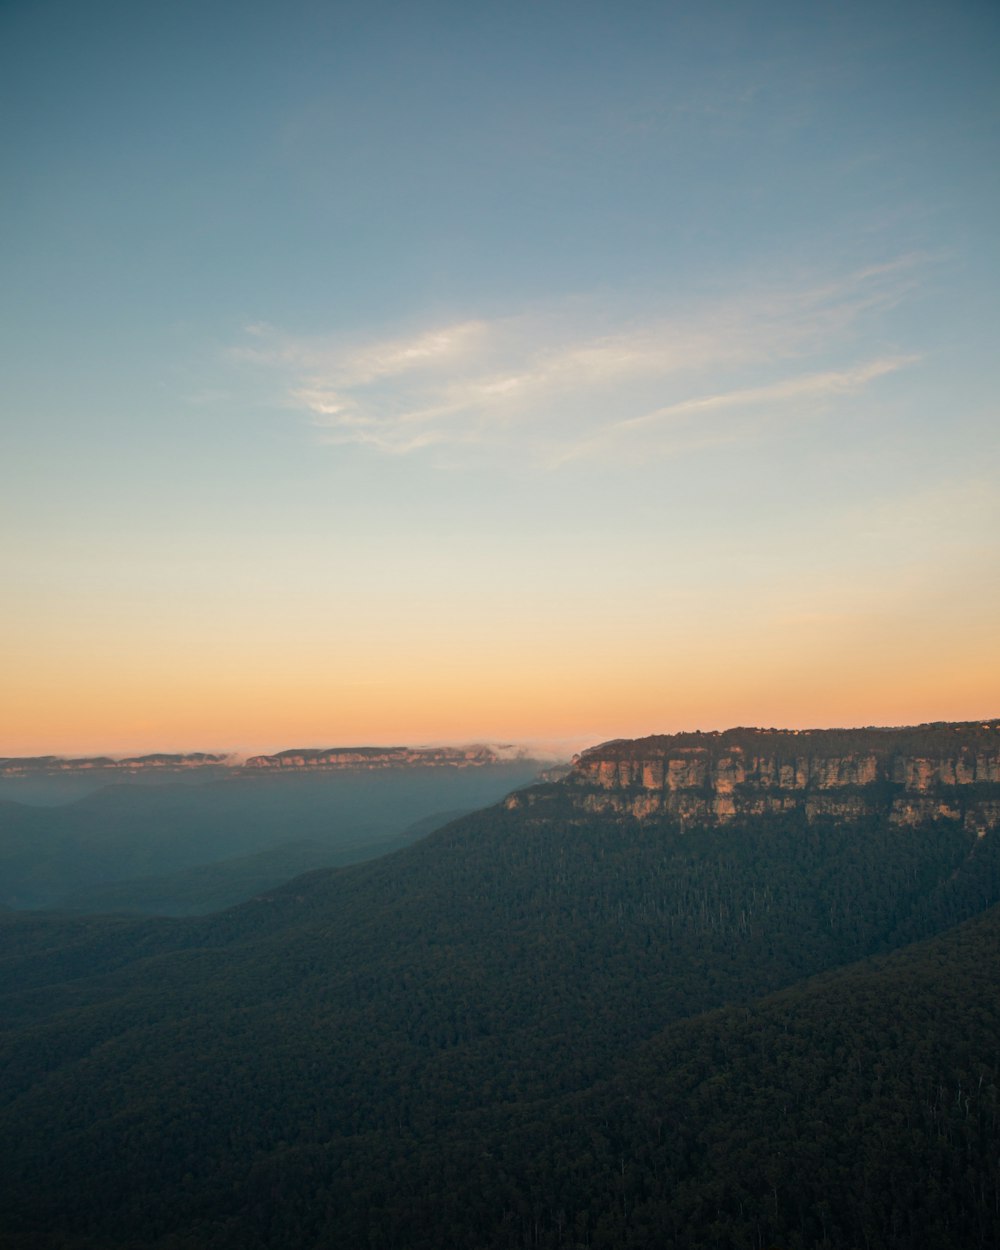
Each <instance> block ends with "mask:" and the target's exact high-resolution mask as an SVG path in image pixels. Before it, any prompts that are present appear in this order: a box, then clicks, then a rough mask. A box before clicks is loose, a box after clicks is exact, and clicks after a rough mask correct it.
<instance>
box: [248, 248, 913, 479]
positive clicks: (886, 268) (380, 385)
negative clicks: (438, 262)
mask: <svg viewBox="0 0 1000 1250" xmlns="http://www.w3.org/2000/svg"><path fill="white" fill-rule="evenodd" d="M920 261H921V258H920V257H901V258H896V259H894V260H892V261H889V262H887V263H885V264H881V265H875V266H870V267H869V268H867V269H864V270H860V271H857V272H854V273H851V274H847V275H843V276H837V277H833V278H827V279H824V280H820V281H812V282H801V283H798V284H796V283H788V284H785V285H784V286H777V285H772V286H770V287H766V288H761V289H758V290H756V291H753V292H746V293H743V294H740V295H737V296H733V297H730V298H728V299H722V300H718V301H716V302H715V303H713V304H705V305H703V306H702V307H700V308H696V309H693V310H689V311H686V312H684V313H680V312H675V313H674V314H672V315H666V316H664V315H660V316H647V317H645V318H641V319H636V318H633V319H630V320H628V321H622V322H620V323H619V324H617V325H609V324H608V318H607V316H606V315H605V316H603V317H602V316H601V315H600V314H599V313H597V312H594V311H593V310H589V311H581V308H580V306H576V307H575V308H574V309H573V310H572V312H567V311H565V310H559V309H556V310H548V311H546V312H535V313H527V314H523V315H520V316H515V317H508V318H500V319H496V320H493V321H487V320H463V321H457V322H454V323H452V324H446V325H438V326H431V327H420V328H418V329H417V330H416V331H415V332H414V333H412V334H410V335H397V336H393V337H389V338H373V339H369V340H361V341H357V340H355V341H348V340H345V339H336V338H330V339H325V338H320V337H317V338H304V337H294V336H288V335H283V334H282V333H281V332H280V331H278V330H275V329H273V328H272V327H269V326H267V325H260V324H258V325H255V326H252V327H248V329H247V340H246V341H245V342H244V343H243V344H242V345H241V346H240V347H238V348H236V349H235V350H234V352H233V355H234V357H235V358H236V360H237V361H238V362H240V364H242V365H244V366H255V367H257V368H263V369H266V370H269V371H272V372H275V373H277V375H278V376H279V379H280V382H281V385H282V387H283V390H284V395H285V401H286V403H287V404H288V405H289V406H291V407H294V408H296V409H298V410H300V411H303V412H305V413H308V414H309V416H310V418H311V420H312V421H313V423H314V425H315V427H316V428H317V430H318V431H319V432H320V437H321V439H322V440H323V441H324V442H327V443H331V444H358V445H362V446H366V447H369V448H371V449H373V450H375V451H377V452H380V453H383V454H387V455H395V456H406V455H412V454H414V453H418V452H421V451H427V450H428V449H433V448H436V449H438V450H439V451H447V452H448V454H449V456H450V457H451V458H452V460H454V459H456V458H457V459H459V460H461V459H463V458H464V459H469V458H474V457H475V456H476V455H477V454H478V455H481V456H496V455H501V454H514V455H516V456H517V457H518V458H520V459H522V460H524V459H526V458H527V459H529V460H532V461H533V462H535V463H536V464H542V465H549V466H556V465H559V464H563V463H565V462H567V461H569V460H574V459H581V458H586V457H588V456H595V455H601V456H609V457H612V458H613V457H616V456H623V457H628V456H630V455H632V454H634V450H635V445H636V443H637V442H645V443H646V445H647V449H651V450H653V451H655V452H657V453H659V454H670V453H671V452H676V451H677V450H678V449H683V448H684V447H687V448H690V447H691V446H693V445H694V444H695V442H697V443H699V444H703V443H705V442H708V443H711V442H713V441H727V440H729V439H731V438H732V437H733V430H732V420H733V418H734V416H735V415H737V414H741V413H742V414H748V415H750V414H753V413H754V412H759V411H760V410H761V409H762V408H765V407H767V408H774V409H782V410H784V411H786V412H787V411H789V410H792V409H794V408H795V407H796V405H799V406H807V407H810V410H811V407H814V406H815V404H816V402H817V401H826V402H836V401H837V400H838V399H839V398H842V397H844V396H847V395H852V394H856V393H857V392H859V391H860V390H862V389H863V388H865V387H867V386H869V385H870V384H872V383H874V382H875V381H877V380H878V379H879V378H881V377H884V376H885V375H887V374H890V373H894V372H896V371H898V370H900V369H902V368H904V367H906V366H908V365H910V364H912V363H913V362H914V361H915V360H916V359H917V358H916V356H914V355H913V354H904V353H893V354H880V355H876V356H874V357H873V356H871V354H870V352H865V351H864V350H863V344H862V335H863V333H864V332H865V328H866V327H869V326H870V325H871V323H872V321H873V320H874V321H876V322H878V321H879V320H880V319H883V318H884V317H885V316H886V315H887V314H888V313H889V312H890V311H891V310H892V309H893V308H894V307H895V306H896V305H897V304H898V303H899V302H900V301H901V300H903V299H905V298H906V296H907V295H908V294H909V292H910V290H911V289H912V287H913V285H914V283H915V274H916V271H917V269H918V268H919V264H920ZM810 366H811V367H810ZM695 423H697V427H698V432H697V438H696V439H695V440H692V439H691V438H690V437H688V438H686V439H684V440H681V442H680V443H679V442H678V441H677V439H676V438H675V439H674V440H673V442H671V441H670V440H669V439H665V438H664V435H665V433H667V432H668V431H670V430H671V429H673V430H674V431H675V432H676V430H677V429H678V428H680V427H681V426H682V425H685V424H686V425H688V426H691V425H693V424H695ZM740 436H741V437H746V436H748V430H747V429H744V430H743V431H742V432H741V435H740Z"/></svg>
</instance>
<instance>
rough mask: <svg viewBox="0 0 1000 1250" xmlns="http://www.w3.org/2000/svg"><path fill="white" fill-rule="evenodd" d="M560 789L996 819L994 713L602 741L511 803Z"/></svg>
mask: <svg viewBox="0 0 1000 1250" xmlns="http://www.w3.org/2000/svg"><path fill="white" fill-rule="evenodd" d="M556 798H558V799H559V800H561V801H563V802H565V801H566V800H567V799H568V800H569V801H570V802H571V803H572V805H573V806H574V807H576V808H577V809H578V810H580V811H581V812H587V813H612V814H615V813H617V814H628V815H631V816H634V817H637V818H638V819H648V818H650V817H654V816H662V815H667V816H672V817H675V818H676V819H678V820H679V821H680V823H681V824H682V825H687V824H725V823H726V822H728V821H732V820H735V819H738V818H743V817H749V816H760V815H764V814H766V813H769V812H787V811H792V810H796V809H801V810H802V811H804V813H805V815H806V817H807V819H809V820H815V819H819V818H821V817H833V818H837V819H850V820H858V819H863V818H864V817H866V816H871V815H875V814H879V813H882V814H887V815H888V817H889V819H890V820H892V821H893V822H895V823H899V824H902V825H913V824H919V823H923V822H925V821H929V820H939V819H943V820H956V821H961V822H963V824H964V825H965V826H966V827H967V828H968V829H970V830H975V831H976V832H977V833H983V832H985V831H986V830H988V829H992V828H996V827H997V826H998V825H1000V720H991V721H975V722H969V723H962V724H952V723H939V724H933V725H918V726H914V727H912V728H903V729H858V730H842V729H835V730H823V729H814V730H775V729H731V730H726V731H725V732H723V733H691V734H674V735H669V736H657V737H651V738H641V739H634V740H621V741H615V742H607V743H604V744H603V745H601V746H597V747H593V748H591V749H590V750H588V751H584V752H583V754H582V755H580V756H579V757H577V759H576V760H575V761H574V763H573V768H572V770H571V771H570V773H569V775H568V776H567V777H566V778H565V779H564V780H563V781H561V782H559V783H558V785H557V787H555V788H554V787H551V786H550V787H547V788H546V787H540V788H538V789H537V790H530V789H529V790H524V791H520V792H518V793H517V794H514V795H512V796H511V797H510V798H509V799H508V800H507V804H508V806H510V807H513V808H517V807H528V806H532V805H534V804H537V803H543V804H544V803H546V802H548V801H550V800H552V799H556Z"/></svg>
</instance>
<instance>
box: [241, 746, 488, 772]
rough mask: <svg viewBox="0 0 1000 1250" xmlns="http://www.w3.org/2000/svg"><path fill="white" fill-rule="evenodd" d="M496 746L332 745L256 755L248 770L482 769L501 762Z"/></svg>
mask: <svg viewBox="0 0 1000 1250" xmlns="http://www.w3.org/2000/svg"><path fill="white" fill-rule="evenodd" d="M500 762H501V756H500V755H499V754H498V753H497V752H496V751H494V750H493V749H492V747H484V746H472V747H332V748H329V749H325V750H315V749H312V748H310V749H307V750H306V749H303V750H299V749H293V750H289V751H279V752H278V753H277V754H276V755H254V756H252V757H251V758H250V759H248V760H247V762H246V764H245V766H244V767H246V768H248V769H295V768H299V769H317V770H338V769H380V768H482V767H484V766H485V765H488V764H498V763H500Z"/></svg>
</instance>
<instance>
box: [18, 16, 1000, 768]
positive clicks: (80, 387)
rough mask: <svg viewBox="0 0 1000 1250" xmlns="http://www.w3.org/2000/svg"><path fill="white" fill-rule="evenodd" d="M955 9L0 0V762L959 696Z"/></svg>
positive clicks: (978, 691) (987, 145)
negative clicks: (5, 596) (2, 710)
mask: <svg viewBox="0 0 1000 1250" xmlns="http://www.w3.org/2000/svg"><path fill="white" fill-rule="evenodd" d="M998 33H1000V12H998V10H997V8H996V6H995V5H992V4H985V3H959V4H948V5H945V4H940V3H934V4H919V3H908V4H880V3H874V4H866V5H859V4H858V5H856V4H822V3H817V4H807V5H804V4H794V5H792V4H789V5H771V4H758V5H753V6H749V5H745V4H743V5H724V4H707V5H702V4H699V5H694V4H687V3H685V4H664V3H661V4H638V3H637V4H626V5H615V6H612V5H610V4H587V3H577V4H545V3H533V4H527V3H514V4H506V5H503V6H499V5H489V6H484V5H479V6H476V5H472V6H469V5H462V6H459V5H450V4H449V5H443V4H438V5H435V4H429V5H422V6H416V5H402V4H382V5H371V4H366V5H364V6H360V5H359V6H352V5H347V4H318V3H296V2H295V0H293V2H292V3H288V4H283V5H281V6H277V5H273V4H259V3H258V4H253V3H249V4H241V5H236V4H226V3H223V4H220V3H212V2H211V0H208V2H207V3H200V4H186V3H177V2H173V3H148V4H138V5H137V4H124V3H122V4H110V3H101V2H100V0H97V2H96V3H94V4H90V5H86V6H84V5H79V4H67V3H43V2H32V0H26V2H21V3H17V2H14V3H9V4H7V5H5V6H4V7H3V10H2V13H0V61H2V65H0V70H2V72H0V104H2V115H3V117H4V118H5V123H4V126H3V142H4V165H5V168H6V171H7V176H8V187H9V188H12V189H13V194H8V195H7V196H6V197H5V198H4V202H3V205H2V208H0V213H2V221H0V225H2V231H0V248H2V249H3V272H4V274H5V279H4V283H3V289H2V291H0V329H2V333H3V336H4V340H5V352H4V358H5V361H6V364H5V367H4V375H3V392H2V395H0V401H2V411H0V419H2V423H3V449H4V462H5V465H6V472H5V490H4V496H5V498H4V502H3V513H2V515H3V518H4V519H3V532H4V536H5V539H6V541H5V544H4V547H5V551H4V554H3V576H4V584H5V586H6V587H7V589H8V591H9V593H10V599H11V603H12V605H13V610H12V611H11V612H10V613H9V614H8V616H7V620H6V623H5V624H4V625H3V626H0V630H2V637H0V642H2V643H3V645H4V648H5V651H6V654H7V655H8V656H9V657H10V660H11V664H10V673H9V676H8V683H9V689H8V691H7V696H6V702H7V704H8V706H9V707H11V708H12V709H13V712H12V714H11V716H10V718H9V721H8V722H7V724H6V725H5V726H4V727H3V729H4V741H3V742H0V751H2V750H7V751H8V752H9V753H17V752H21V751H23V752H27V751H34V750H43V749H57V750H77V749H80V750H83V749H113V748H114V747H116V746H121V748H122V749H131V748H132V747H134V746H149V747H150V748H158V747H164V748H165V747H168V746H192V747H197V746H204V747H210V746H232V747H247V748H250V749H258V748H266V747H272V746H277V747H281V746H287V745H290V743H291V742H292V741H294V742H301V743H302V744H303V745H306V744H309V743H310V742H312V743H315V744H317V745H324V744H326V743H328V742H332V741H338V740H339V741H348V740H354V741H357V740H359V738H360V737H364V738H366V739H368V740H374V741H388V740H408V741H418V740H439V739H453V740H454V739H465V740H467V739H469V738H473V737H491V736H493V737H495V736H520V737H525V736H535V737H553V738H566V739H573V740H577V739H579V740H581V741H583V740H586V739H588V738H591V737H606V736H610V735H612V734H629V733H642V732H652V731H655V730H668V729H674V728H682V727H695V726H696V725H701V726H702V727H712V726H716V727H721V726H722V725H725V724H728V723H732V722H735V721H738V720H739V721H744V722H750V723H765V722H766V723H779V722H782V723H790V724H791V723H795V724H799V725H803V724H824V723H838V722H839V723H844V722H845V721H846V722H848V723H850V722H852V721H866V722H872V721H874V722H885V721H891V722H898V721H900V720H912V719H935V718H938V717H945V716H954V717H966V716H967V717H976V716H984V715H995V714H996V707H997V699H998V697H1000V665H998V661H997V658H996V652H997V648H996V645H995V643H996V639H997V637H998V632H1000V593H998V586H1000V578H998V576H997V574H998V571H1000V570H998V539H997V534H998V532H1000V531H998V526H997V522H998V520H1000V517H998V512H1000V508H998V491H997V485H996V483H997V481H998V472H997V470H998V436H997V431H998V428H1000V427H998V421H997V403H996V377H997V367H996V356H997V349H996V341H997V289H998V281H997V279H998V244H997V229H996V220H997V217H998V200H1000V197H998V194H997V192H998V179H1000V173H998V170H1000V161H998V159H997V156H998V153H997V132H998V123H1000V107H998V106H1000V98H998V97H1000V76H998V75H997V73H996V65H997V54H998V50H1000V42H998ZM612 657H613V658H612Z"/></svg>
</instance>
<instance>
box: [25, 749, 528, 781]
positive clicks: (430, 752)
mask: <svg viewBox="0 0 1000 1250" xmlns="http://www.w3.org/2000/svg"><path fill="white" fill-rule="evenodd" d="M534 758H535V756H534V755H533V754H532V752H531V750H530V749H529V748H527V747H521V746H517V745H514V744H509V743H503V744H500V745H496V746H484V745H481V744H478V743H477V744H473V745H470V746H465V747H407V746H394V747H372V746H360V747H291V748H289V749H288V750H285V751H278V752H276V753H275V754H273V755H253V756H251V757H250V758H249V759H246V760H244V759H242V757H240V756H237V755H229V754H212V753H209V752H205V751H192V752H187V753H183V754H169V753H166V752H156V753H153V754H150V755H131V756H125V757H124V758H115V757H114V756H110V755H88V756H78V757H64V756H59V755H30V756H0V777H22V776H38V775H52V774H63V773H94V772H98V773H99V772H109V773H115V774H118V775H121V774H126V775H129V774H137V773H144V772H162V773H169V772H172V771H184V772H190V771H192V770H196V769H206V770H214V771H215V772H218V770H220V769H225V770H226V771H227V773H229V774H230V775H232V774H237V775H238V774H240V773H244V772H246V773H257V772H259V771H262V770H268V769H271V770H283V769H315V770H324V771H335V770H342V769H352V770H355V769H374V768H483V767H488V766H490V765H494V764H503V763H509V762H511V761H517V760H528V759H534ZM545 758H548V757H547V756H546V757H545Z"/></svg>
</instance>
